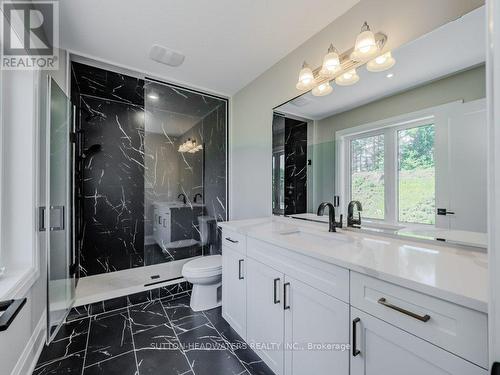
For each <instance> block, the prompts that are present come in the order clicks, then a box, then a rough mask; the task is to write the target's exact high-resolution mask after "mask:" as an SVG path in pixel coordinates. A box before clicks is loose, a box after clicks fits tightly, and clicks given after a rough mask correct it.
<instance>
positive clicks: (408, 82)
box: [276, 7, 486, 120]
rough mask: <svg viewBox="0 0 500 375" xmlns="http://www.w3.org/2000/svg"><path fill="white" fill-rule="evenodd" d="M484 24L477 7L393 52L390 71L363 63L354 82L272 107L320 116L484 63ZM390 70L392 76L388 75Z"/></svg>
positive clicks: (310, 115) (291, 112) (293, 113)
mask: <svg viewBox="0 0 500 375" xmlns="http://www.w3.org/2000/svg"><path fill="white" fill-rule="evenodd" d="M485 24H486V19H485V9H484V7H481V8H478V9H476V10H474V11H472V12H471V13H469V14H467V15H465V16H463V17H461V18H459V19H457V20H455V21H453V22H450V23H448V24H446V25H444V26H442V27H440V28H438V29H436V30H434V31H432V32H430V33H428V34H426V35H424V36H422V37H420V38H418V39H416V40H414V41H412V42H410V43H407V44H405V45H403V46H401V47H399V48H398V49H396V50H394V51H392V55H393V56H394V58H395V59H396V65H394V67H393V68H391V69H390V70H387V71H385V72H380V73H370V72H368V71H367V70H366V68H365V67H362V68H360V69H358V75H359V77H360V80H359V82H358V83H356V84H355V85H353V86H348V87H340V86H337V85H335V84H332V86H333V92H332V93H331V94H330V95H328V96H323V97H315V96H313V95H312V94H311V93H310V92H308V93H306V94H304V95H302V96H299V97H298V98H295V99H293V100H291V101H289V102H287V103H285V104H283V105H281V106H280V107H278V108H276V111H278V112H281V113H285V114H290V115H294V116H298V117H302V118H306V119H311V120H321V119H323V118H325V117H328V116H332V115H334V114H337V113H341V112H344V111H347V110H349V109H352V108H355V107H358V106H360V105H363V104H366V103H369V102H372V101H374V100H377V99H381V98H383V97H387V96H390V95H394V94H396V93H398V92H401V91H404V90H408V89H410V88H412V87H416V86H419V85H422V84H424V83H426V82H429V81H432V80H436V79H439V78H442V77H444V76H448V75H451V74H453V73H456V72H459V71H462V70H465V69H468V68H470V67H473V66H476V65H479V64H482V63H484V61H485V59H486V33H485V31H484V25H485ZM389 37H390V36H389ZM389 73H392V74H393V76H392V78H388V77H387V75H388V74H389Z"/></svg>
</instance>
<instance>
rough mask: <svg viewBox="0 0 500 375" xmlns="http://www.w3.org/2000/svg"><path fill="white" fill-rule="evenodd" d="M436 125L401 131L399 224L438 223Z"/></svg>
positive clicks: (399, 140) (399, 132)
mask: <svg viewBox="0 0 500 375" xmlns="http://www.w3.org/2000/svg"><path fill="white" fill-rule="evenodd" d="M434 138H435V131H434V125H424V126H418V127H414V128H410V129H404V130H399V131H398V211H399V212H398V221H401V222H406V223H422V224H435V216H434V212H435V201H436V193H435V180H436V175H435V165H434Z"/></svg>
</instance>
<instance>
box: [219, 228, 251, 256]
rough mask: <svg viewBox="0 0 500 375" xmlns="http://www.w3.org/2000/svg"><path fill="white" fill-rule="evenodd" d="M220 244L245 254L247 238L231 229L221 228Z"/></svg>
mask: <svg viewBox="0 0 500 375" xmlns="http://www.w3.org/2000/svg"><path fill="white" fill-rule="evenodd" d="M222 246H224V247H229V248H231V249H234V250H237V251H239V252H240V253H242V254H246V250H247V238H246V236H245V235H243V234H241V233H238V232H234V231H232V230H228V229H223V230H222Z"/></svg>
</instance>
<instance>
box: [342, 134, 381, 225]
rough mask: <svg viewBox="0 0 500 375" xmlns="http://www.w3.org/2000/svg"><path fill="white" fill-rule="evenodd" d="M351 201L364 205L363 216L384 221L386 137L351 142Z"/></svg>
mask: <svg viewBox="0 0 500 375" xmlns="http://www.w3.org/2000/svg"><path fill="white" fill-rule="evenodd" d="M350 164H351V200H357V201H360V202H362V204H363V214H364V216H365V217H368V218H372V219H384V211H385V208H384V207H385V202H384V195H385V194H384V135H383V134H380V135H374V136H371V137H365V138H356V139H353V140H351V163H350Z"/></svg>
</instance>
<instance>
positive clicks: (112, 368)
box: [83, 351, 139, 375]
mask: <svg viewBox="0 0 500 375" xmlns="http://www.w3.org/2000/svg"><path fill="white" fill-rule="evenodd" d="M138 374H139V372H138V371H137V364H136V361H135V354H134V352H133V351H132V352H129V353H125V354H123V355H119V356H117V357H113V358H111V359H108V360H106V361H102V362H98V363H96V364H94V365H92V366H90V367H85V369H84V370H83V375H138Z"/></svg>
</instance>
